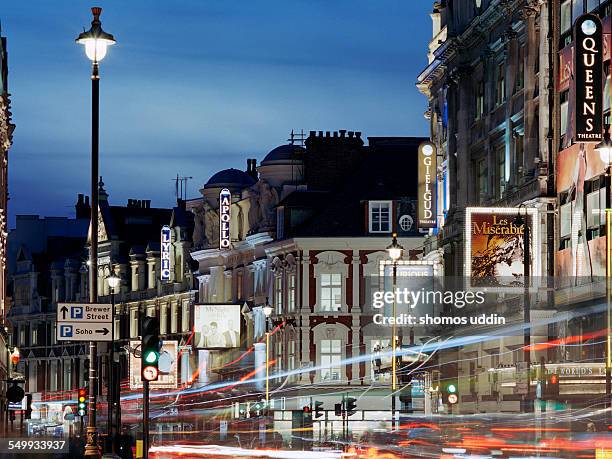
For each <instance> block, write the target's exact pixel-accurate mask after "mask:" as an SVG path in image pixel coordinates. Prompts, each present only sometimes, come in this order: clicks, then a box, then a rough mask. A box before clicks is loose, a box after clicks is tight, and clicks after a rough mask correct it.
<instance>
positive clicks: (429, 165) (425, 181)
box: [418, 142, 437, 228]
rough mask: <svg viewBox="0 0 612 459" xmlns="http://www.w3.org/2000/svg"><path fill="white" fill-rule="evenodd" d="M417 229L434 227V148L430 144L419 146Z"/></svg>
mask: <svg viewBox="0 0 612 459" xmlns="http://www.w3.org/2000/svg"><path fill="white" fill-rule="evenodd" d="M418 155H419V189H418V193H419V216H418V220H419V221H418V227H419V228H435V227H436V223H437V221H436V218H437V215H436V147H435V145H434V144H433V143H431V142H423V143H422V144H421V145H419V152H418Z"/></svg>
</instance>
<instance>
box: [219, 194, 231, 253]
mask: <svg viewBox="0 0 612 459" xmlns="http://www.w3.org/2000/svg"><path fill="white" fill-rule="evenodd" d="M231 208H232V194H231V193H230V191H229V190H228V189H227V188H223V189H222V190H221V192H220V193H219V249H221V250H228V249H231V247H232V241H231V238H230V221H231V219H232V215H231Z"/></svg>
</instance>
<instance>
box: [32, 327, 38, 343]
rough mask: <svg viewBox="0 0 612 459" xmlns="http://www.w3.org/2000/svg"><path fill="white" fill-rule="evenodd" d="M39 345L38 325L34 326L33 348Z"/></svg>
mask: <svg viewBox="0 0 612 459" xmlns="http://www.w3.org/2000/svg"><path fill="white" fill-rule="evenodd" d="M37 344H38V324H32V346H36V345H37Z"/></svg>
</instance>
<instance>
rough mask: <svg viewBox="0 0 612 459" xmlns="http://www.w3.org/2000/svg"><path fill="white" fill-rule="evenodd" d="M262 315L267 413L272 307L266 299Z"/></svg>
mask: <svg viewBox="0 0 612 459" xmlns="http://www.w3.org/2000/svg"><path fill="white" fill-rule="evenodd" d="M263 312H264V315H265V316H266V413H267V412H268V405H269V403H270V331H269V327H268V321H269V320H270V316H271V315H272V306H270V303H269V302H268V298H267V297H266V304H265V305H264V307H263Z"/></svg>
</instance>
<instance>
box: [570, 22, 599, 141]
mask: <svg viewBox="0 0 612 459" xmlns="http://www.w3.org/2000/svg"><path fill="white" fill-rule="evenodd" d="M574 36H575V37H576V40H575V43H576V50H575V53H574V78H575V85H576V90H575V97H576V99H575V101H576V104H575V110H576V112H575V115H576V116H575V121H574V122H575V140H576V142H599V141H600V140H601V136H602V132H603V125H602V114H603V81H602V75H603V73H602V71H603V26H602V24H601V20H600V19H599V18H598V17H597V16H596V15H594V14H583V15H582V16H580V17H579V18H578V19H576V24H575V35H574Z"/></svg>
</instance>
